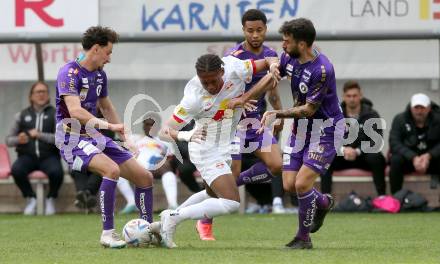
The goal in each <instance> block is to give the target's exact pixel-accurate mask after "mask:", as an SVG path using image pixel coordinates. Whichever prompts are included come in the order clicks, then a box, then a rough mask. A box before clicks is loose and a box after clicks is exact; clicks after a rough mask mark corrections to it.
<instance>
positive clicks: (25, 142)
mask: <svg viewBox="0 0 440 264" xmlns="http://www.w3.org/2000/svg"><path fill="white" fill-rule="evenodd" d="M29 103H30V106H29V107H27V108H26V109H24V110H22V111H21V112H19V113H17V114H16V116H15V123H14V125H13V127H12V128H11V130H10V132H9V134H8V136H7V137H6V144H7V145H8V146H9V147H15V150H16V151H17V155H18V157H17V160H16V161H15V162H14V164H13V165H12V169H11V173H12V176H13V177H14V181H15V183H16V184H17V186H18V188H19V189H20V191H21V193H22V194H23V197H24V198H26V199H27V204H26V207H25V209H24V214H25V215H33V214H35V211H36V205H37V201H36V198H35V197H36V196H35V192H34V191H33V189H32V186H31V184H30V182H29V179H28V175H29V173H31V172H32V171H35V170H41V171H43V172H44V173H46V174H47V176H48V177H49V193H48V194H47V199H46V209H45V214H46V215H53V214H55V201H54V199H56V198H57V197H58V190H59V189H60V187H61V184H62V183H63V177H64V173H63V168H62V166H61V161H60V155H59V151H58V149H57V147H56V146H55V108H54V107H53V106H52V105H51V104H50V97H49V87H48V85H47V84H46V83H44V82H36V83H34V84H33V85H32V87H31V89H30V92H29Z"/></svg>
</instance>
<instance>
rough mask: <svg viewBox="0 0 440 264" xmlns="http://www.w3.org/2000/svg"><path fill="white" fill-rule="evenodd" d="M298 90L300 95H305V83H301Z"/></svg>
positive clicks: (306, 90) (307, 88) (306, 89)
mask: <svg viewBox="0 0 440 264" xmlns="http://www.w3.org/2000/svg"><path fill="white" fill-rule="evenodd" d="M299 90H300V91H301V93H303V94H305V93H307V92H308V91H309V87H307V85H306V84H305V83H303V82H301V83H300V84H299Z"/></svg>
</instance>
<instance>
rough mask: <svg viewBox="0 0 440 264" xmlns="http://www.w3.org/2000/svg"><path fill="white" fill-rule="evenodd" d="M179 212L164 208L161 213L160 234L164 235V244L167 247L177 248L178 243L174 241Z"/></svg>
mask: <svg viewBox="0 0 440 264" xmlns="http://www.w3.org/2000/svg"><path fill="white" fill-rule="evenodd" d="M177 217H178V213H176V211H174V210H170V209H167V210H164V211H163V212H162V213H161V214H160V222H161V227H160V235H161V237H162V246H163V247H166V248H175V247H177V245H176V244H175V243H174V241H173V237H174V233H175V232H176V226H177V224H178V223H179V222H178V219H177Z"/></svg>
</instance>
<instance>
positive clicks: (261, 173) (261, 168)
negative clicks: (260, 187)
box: [237, 162, 273, 186]
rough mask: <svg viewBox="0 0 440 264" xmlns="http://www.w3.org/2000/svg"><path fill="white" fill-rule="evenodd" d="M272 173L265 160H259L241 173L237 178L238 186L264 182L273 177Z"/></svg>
mask: <svg viewBox="0 0 440 264" xmlns="http://www.w3.org/2000/svg"><path fill="white" fill-rule="evenodd" d="M272 178H273V176H272V173H270V171H269V170H268V169H267V167H266V165H265V164H264V163H263V162H257V163H255V164H254V165H253V166H252V167H250V168H249V169H247V170H246V171H243V172H242V173H240V176H239V177H238V179H237V186H241V185H244V184H247V183H262V182H267V181H268V180H270V179H272Z"/></svg>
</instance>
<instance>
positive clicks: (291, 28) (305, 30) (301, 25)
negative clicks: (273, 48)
mask: <svg viewBox="0 0 440 264" xmlns="http://www.w3.org/2000/svg"><path fill="white" fill-rule="evenodd" d="M278 32H279V33H280V34H284V35H290V36H292V37H293V38H294V39H295V40H296V41H305V42H306V43H307V46H309V47H310V46H312V44H313V42H314V41H315V38H316V30H315V27H314V26H313V23H312V21H310V20H309V19H307V18H296V19H293V20H290V21H286V22H284V24H283V25H282V26H281V28H280V30H279V31H278Z"/></svg>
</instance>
